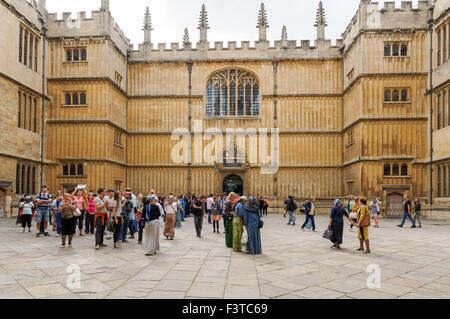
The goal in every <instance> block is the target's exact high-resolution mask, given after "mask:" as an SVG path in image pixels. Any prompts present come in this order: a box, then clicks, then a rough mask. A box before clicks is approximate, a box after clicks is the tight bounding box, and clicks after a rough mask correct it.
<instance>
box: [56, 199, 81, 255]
mask: <svg viewBox="0 0 450 319" xmlns="http://www.w3.org/2000/svg"><path fill="white" fill-rule="evenodd" d="M76 209H77V206H76V203H75V202H74V201H72V196H71V195H70V194H65V195H64V202H63V203H61V205H60V206H59V208H58V210H59V211H60V212H61V248H66V237H67V236H69V246H68V247H69V248H72V239H73V235H75V228H76V218H75V215H74V214H73V212H74V211H75V210H76Z"/></svg>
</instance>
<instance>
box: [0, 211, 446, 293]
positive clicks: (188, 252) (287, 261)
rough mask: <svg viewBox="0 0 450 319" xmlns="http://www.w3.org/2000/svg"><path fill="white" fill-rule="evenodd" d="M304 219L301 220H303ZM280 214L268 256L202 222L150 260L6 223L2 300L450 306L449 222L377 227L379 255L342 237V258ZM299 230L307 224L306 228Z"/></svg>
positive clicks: (0, 229) (127, 249) (268, 221)
mask: <svg viewBox="0 0 450 319" xmlns="http://www.w3.org/2000/svg"><path fill="white" fill-rule="evenodd" d="M300 219H301V220H302V221H303V216H302V217H300ZM286 222H287V219H283V217H282V216H281V215H277V216H276V215H272V216H269V217H267V218H265V227H264V229H263V231H262V238H263V255H261V256H257V257H252V256H248V255H243V254H239V253H233V252H232V251H231V250H230V249H228V248H226V247H225V245H224V234H223V233H221V234H219V235H218V234H214V233H212V225H208V224H207V223H206V224H204V237H203V238H202V239H198V238H196V236H195V232H194V225H193V220H192V218H189V219H187V221H186V223H183V227H182V228H181V229H177V231H176V239H175V241H166V240H162V241H161V252H160V254H158V255H156V256H153V257H146V256H144V254H143V248H142V246H139V245H137V244H136V243H135V242H134V241H130V243H128V244H123V248H122V249H113V248H112V247H111V246H112V244H111V241H107V243H108V244H109V247H108V248H105V249H103V250H100V251H95V250H94V237H93V236H87V237H82V238H79V237H77V238H75V239H74V248H72V249H67V248H66V249H60V248H59V238H57V237H47V238H43V237H41V238H36V237H34V233H32V234H28V233H27V234H23V233H22V232H21V229H20V227H19V228H18V227H16V226H14V223H15V221H14V220H12V219H7V220H5V219H3V220H0V242H1V245H0V298H151V299H154V298H156V299H165V298H188V299H195V298H233V299H234V298H237V299H240V298H298V299H301V298H376V299H380V298H450V245H449V243H450V223H448V224H447V223H440V224H439V223H432V222H428V223H424V228H423V229H410V228H409V227H408V228H403V229H399V228H397V227H396V225H397V224H398V221H395V220H387V221H381V227H382V228H380V229H374V228H371V229H370V237H371V249H372V255H370V256H366V255H362V254H361V253H359V252H356V251H355V248H357V247H358V243H357V242H358V239H357V238H356V236H357V233H356V231H353V232H349V230H348V228H347V227H346V229H345V232H344V245H343V248H344V249H342V250H341V251H335V250H331V249H330V246H331V244H330V242H328V241H326V240H325V239H323V238H322V237H321V235H322V231H323V230H324V229H325V227H326V225H327V217H326V216H318V217H317V224H318V232H316V233H313V232H310V231H301V230H300V226H298V225H297V226H296V227H292V226H287V225H286ZM298 222H300V220H298ZM72 264H75V265H78V266H79V267H80V269H81V285H80V286H81V287H80V288H73V289H69V288H67V286H66V282H67V276H68V275H69V274H68V273H67V267H68V266H69V265H72ZM372 264H375V265H378V266H379V267H380V270H381V287H380V288H375V289H369V288H368V287H367V278H368V277H369V276H370V275H371V274H370V273H368V272H366V270H367V267H368V266H369V265H372Z"/></svg>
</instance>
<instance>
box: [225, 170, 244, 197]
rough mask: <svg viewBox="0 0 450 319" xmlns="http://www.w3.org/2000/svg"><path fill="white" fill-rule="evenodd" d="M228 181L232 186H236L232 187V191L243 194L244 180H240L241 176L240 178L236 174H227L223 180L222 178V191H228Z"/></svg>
mask: <svg viewBox="0 0 450 319" xmlns="http://www.w3.org/2000/svg"><path fill="white" fill-rule="evenodd" d="M230 182H231V183H232V184H233V185H234V186H236V188H235V189H234V192H235V193H236V194H240V195H241V196H242V195H243V194H244V182H243V181H242V178H240V177H239V176H237V175H229V176H227V177H225V178H224V180H223V192H224V193H228V192H227V188H228V185H229V184H230Z"/></svg>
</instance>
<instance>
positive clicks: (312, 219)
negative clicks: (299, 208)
mask: <svg viewBox="0 0 450 319" xmlns="http://www.w3.org/2000/svg"><path fill="white" fill-rule="evenodd" d="M310 219H311V227H312V230H316V223H315V222H314V216H312V215H309V214H308V215H306V220H305V222H304V223H303V226H302V229H304V228H305V227H306V225H307V224H308V222H309V220H310Z"/></svg>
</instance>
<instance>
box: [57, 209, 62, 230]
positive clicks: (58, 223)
mask: <svg viewBox="0 0 450 319" xmlns="http://www.w3.org/2000/svg"><path fill="white" fill-rule="evenodd" d="M61 215H62V213H56V233H57V234H58V235H60V234H61Z"/></svg>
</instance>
